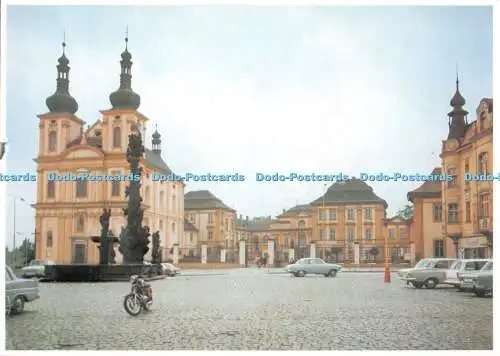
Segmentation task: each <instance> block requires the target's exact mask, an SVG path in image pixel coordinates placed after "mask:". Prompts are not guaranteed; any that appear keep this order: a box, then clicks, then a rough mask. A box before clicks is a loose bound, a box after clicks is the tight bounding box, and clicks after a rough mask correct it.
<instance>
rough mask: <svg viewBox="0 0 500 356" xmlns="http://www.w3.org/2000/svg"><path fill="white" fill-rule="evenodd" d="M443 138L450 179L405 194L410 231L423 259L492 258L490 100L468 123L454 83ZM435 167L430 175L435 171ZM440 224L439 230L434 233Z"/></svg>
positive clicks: (443, 160) (483, 102)
mask: <svg viewBox="0 0 500 356" xmlns="http://www.w3.org/2000/svg"><path fill="white" fill-rule="evenodd" d="M450 106H451V107H452V110H451V111H450V112H449V113H448V117H449V121H448V127H449V132H448V137H447V138H446V139H445V140H443V141H442V145H441V154H440V157H441V167H440V169H439V172H440V173H443V174H447V175H448V176H452V177H454V179H453V180H451V181H442V182H439V183H431V182H426V183H424V184H423V185H422V186H421V187H419V188H418V189H417V190H415V191H413V192H410V193H409V194H408V199H409V200H410V201H413V202H414V204H415V205H414V206H415V209H414V211H415V215H414V224H415V229H414V233H415V234H416V239H417V240H421V241H422V244H423V246H422V249H423V252H424V257H432V256H437V257H439V256H446V257H458V258H473V257H476V258H484V257H491V256H493V181H492V180H491V179H489V178H488V176H489V175H494V174H495V173H493V99H488V98H485V99H482V100H481V101H480V103H479V105H478V107H477V109H476V120H474V121H472V122H469V120H468V114H469V113H468V112H467V111H466V110H465V109H464V106H465V99H464V97H463V96H462V94H461V93H460V88H459V81H458V78H457V81H456V91H455V94H454V96H453V97H452V99H451V101H450ZM437 172H438V169H435V170H434V172H433V173H437ZM438 227H440V231H438Z"/></svg>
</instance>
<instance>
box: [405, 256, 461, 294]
mask: <svg viewBox="0 0 500 356" xmlns="http://www.w3.org/2000/svg"><path fill="white" fill-rule="evenodd" d="M455 261H456V259H454V258H424V259H422V260H420V261H419V262H418V263H417V264H416V265H415V267H413V268H406V269H402V270H400V271H399V272H398V273H399V278H400V279H401V280H403V281H406V284H407V285H410V284H411V285H413V286H414V287H415V288H422V287H425V288H427V289H434V288H436V286H437V285H439V284H443V283H444V281H445V280H446V273H447V272H448V270H449V269H450V267H451V265H452V264H453V263H454V262H455Z"/></svg>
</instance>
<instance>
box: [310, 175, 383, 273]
mask: <svg viewBox="0 0 500 356" xmlns="http://www.w3.org/2000/svg"><path fill="white" fill-rule="evenodd" d="M311 206H312V236H313V241H314V242H315V243H316V246H317V250H318V252H319V256H318V257H322V258H326V259H333V260H334V261H336V262H344V263H353V262H354V261H356V262H357V261H359V263H370V262H382V261H383V255H384V243H385V233H386V226H385V220H384V219H385V218H386V209H387V202H386V201H385V200H384V199H382V198H380V197H378V196H377V195H376V194H375V193H374V192H373V188H371V187H370V186H369V185H368V184H366V183H365V182H363V181H361V180H359V179H356V178H353V179H350V180H348V181H340V182H336V183H334V184H333V185H331V186H330V187H329V188H328V190H327V191H326V193H325V194H324V195H323V196H321V197H320V198H318V199H316V200H315V201H313V202H312V203H311ZM355 245H358V246H357V247H356V248H355ZM356 251H359V256H355V255H356V254H357V253H358V252H356Z"/></svg>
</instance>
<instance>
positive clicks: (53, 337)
mask: <svg viewBox="0 0 500 356" xmlns="http://www.w3.org/2000/svg"><path fill="white" fill-rule="evenodd" d="M212 273H217V275H212ZM152 285H153V290H154V293H155V300H154V309H153V310H152V311H151V312H149V313H144V314H141V315H140V316H138V317H135V318H134V317H132V316H129V315H128V314H127V313H126V312H125V310H124V309H123V304H122V301H123V296H124V295H125V294H126V293H127V292H128V291H129V284H127V283H99V284H83V283H78V284H77V283H72V284H63V283H44V284H41V299H40V300H38V301H35V302H33V303H32V304H27V305H26V312H25V313H24V314H22V315H14V316H10V317H8V319H7V332H6V334H7V340H6V347H7V349H10V350H12V349H36V350H40V349H78V350H88V349H90V350H92V349H108V350H110V349H123V350H124V349H131V350H134V349H135V350H181V349H210V350H222V349H229V350H240V349H283V350H310V349H323V350H324V349H334V350H359V349H421V350H424V349H442V350H444V349H449V350H455V349H465V350H473V349H489V350H491V349H492V345H493V318H492V315H493V299H492V298H477V297H475V296H473V295H472V294H463V293H459V292H456V291H455V290H453V289H450V288H438V289H435V290H425V289H422V290H417V289H413V288H405V287H403V286H402V284H401V283H400V281H399V280H398V279H397V278H396V275H395V274H393V283H391V284H389V285H386V284H384V283H383V274H381V273H340V274H339V275H338V277H337V278H325V277H322V276H321V277H319V276H318V277H316V276H307V277H305V278H294V277H290V276H288V275H285V274H278V273H269V271H268V270H267V269H238V270H221V271H216V272H211V271H206V272H199V273H197V272H195V271H185V274H184V275H183V276H178V277H175V278H169V279H166V280H159V281H155V282H152Z"/></svg>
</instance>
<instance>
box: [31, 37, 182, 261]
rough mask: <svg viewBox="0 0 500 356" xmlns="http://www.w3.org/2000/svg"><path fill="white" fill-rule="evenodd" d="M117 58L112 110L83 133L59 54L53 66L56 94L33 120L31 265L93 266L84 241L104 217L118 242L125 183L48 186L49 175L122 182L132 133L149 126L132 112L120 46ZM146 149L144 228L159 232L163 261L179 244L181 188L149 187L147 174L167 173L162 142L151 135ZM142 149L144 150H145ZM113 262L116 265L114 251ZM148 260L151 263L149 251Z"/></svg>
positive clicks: (127, 59) (93, 252)
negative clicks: (35, 147) (34, 178)
mask: <svg viewBox="0 0 500 356" xmlns="http://www.w3.org/2000/svg"><path fill="white" fill-rule="evenodd" d="M125 41H126V45H125V50H124V51H123V53H122V54H121V61H120V66H121V73H120V86H119V88H118V90H116V91H114V92H113V93H111V95H110V102H111V108H109V109H106V110H102V111H101V115H102V116H101V119H100V120H98V121H96V122H94V123H93V124H92V125H91V126H90V127H88V128H86V127H85V121H83V120H82V119H81V118H79V117H78V116H76V115H75V114H76V112H77V110H78V103H77V101H76V100H75V98H73V97H72V96H71V95H70V93H69V71H70V67H69V60H68V58H67V57H66V54H65V44H64V43H63V53H62V56H61V57H60V58H59V60H58V65H57V87H56V91H55V93H54V94H53V95H51V96H50V97H48V98H47V100H46V104H47V107H48V109H49V111H48V112H47V113H45V114H41V115H39V116H38V117H39V119H40V120H39V149H38V156H37V158H36V159H35V162H36V163H37V196H36V204H35V209H36V216H35V219H36V237H35V238H36V258H37V259H44V260H45V259H47V260H53V261H55V262H56V263H60V264H69V263H98V260H99V253H98V248H97V245H96V244H95V243H93V242H92V241H91V239H90V237H91V236H93V235H100V230H101V226H100V224H99V217H100V215H101V214H102V210H103V208H109V209H111V218H110V230H111V232H112V233H113V234H114V235H115V236H119V234H120V232H121V228H122V227H124V226H125V225H126V220H125V217H124V216H123V210H122V209H123V208H125V207H126V206H127V198H126V196H125V189H126V186H127V182H126V181H120V180H113V181H91V180H88V179H87V180H82V179H79V180H60V181H54V180H51V179H50V177H51V175H53V174H55V175H58V176H64V175H66V176H67V177H68V176H70V175H78V174H85V173H88V174H89V175H91V176H96V177H97V176H100V177H102V176H105V175H109V176H118V175H128V174H129V164H128V162H127V159H126V152H127V145H128V135H129V133H130V131H131V129H132V128H133V127H139V128H140V130H141V131H142V137H143V140H144V139H145V137H146V136H145V134H146V127H147V123H148V118H147V117H146V116H145V115H143V114H142V113H140V112H139V111H138V108H139V106H140V102H141V100H140V96H139V95H138V94H137V93H135V92H134V91H133V90H132V72H131V68H132V55H131V53H130V52H129V51H128V47H127V42H128V39H125ZM152 136H153V139H152V149H146V150H145V154H144V157H143V159H142V160H141V162H140V166H141V167H142V169H143V177H142V180H141V196H142V197H143V202H142V207H143V209H145V212H144V220H143V224H144V225H147V226H150V231H151V232H154V231H157V230H159V231H160V237H161V240H160V241H161V246H162V247H163V254H164V256H163V257H164V258H167V256H166V255H167V254H168V250H169V249H170V248H171V246H172V245H173V244H175V243H179V242H180V241H182V240H183V239H182V238H181V237H183V236H184V199H183V196H184V184H183V183H181V182H162V183H159V182H156V181H153V179H152V178H153V177H152V174H153V173H155V172H156V173H159V174H169V173H171V172H172V171H171V170H170V168H169V167H168V166H167V164H166V163H165V161H164V160H163V158H162V152H161V136H160V134H159V132H158V131H157V130H156V131H155V132H154V133H153V135H152ZM144 145H145V146H146V142H144ZM115 250H116V251H115V252H116V260H117V262H118V263H119V262H120V261H121V254H120V253H119V251H118V246H115ZM148 254H149V256H148V255H146V256H145V259H148V258H150V254H151V246H150V251H149V253H148Z"/></svg>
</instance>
